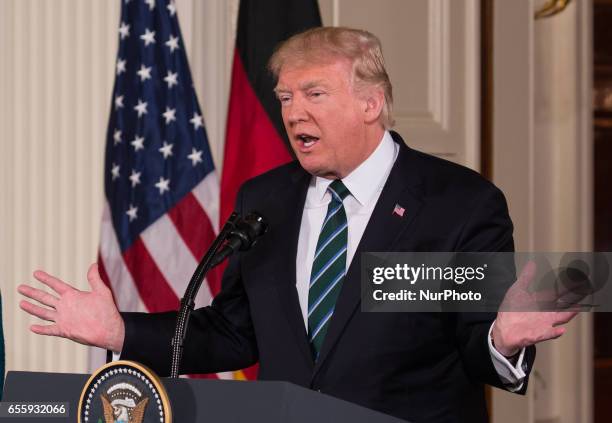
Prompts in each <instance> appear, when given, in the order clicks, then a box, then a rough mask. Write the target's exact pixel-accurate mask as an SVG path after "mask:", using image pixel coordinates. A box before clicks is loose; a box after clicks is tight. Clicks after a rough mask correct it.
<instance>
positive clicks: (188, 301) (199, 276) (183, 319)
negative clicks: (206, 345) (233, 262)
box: [170, 212, 240, 379]
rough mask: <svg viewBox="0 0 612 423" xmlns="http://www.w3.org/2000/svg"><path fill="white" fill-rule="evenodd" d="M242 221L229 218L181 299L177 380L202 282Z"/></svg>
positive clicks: (172, 372)
mask: <svg viewBox="0 0 612 423" xmlns="http://www.w3.org/2000/svg"><path fill="white" fill-rule="evenodd" d="M239 220H240V218H239V216H238V213H235V212H234V213H232V215H231V216H230V217H229V219H228V220H227V222H225V225H223V228H222V229H221V232H220V233H219V236H218V237H217V238H216V239H215V240H214V242H213V243H212V245H211V246H210V248H209V249H208V251H207V252H206V254H205V255H204V257H203V258H202V261H200V264H198V267H197V268H196V270H195V272H194V273H193V276H192V277H191V280H190V281H189V285H188V286H187V290H186V291H185V295H184V296H183V298H182V299H181V308H180V310H179V312H178V315H177V317H176V329H175V332H174V337H173V338H172V364H171V367H170V377H171V378H175V379H176V378H177V377H178V374H179V366H180V362H181V358H182V357H183V348H184V347H183V344H184V342H185V337H186V336H187V325H188V324H189V316H191V312H192V311H193V309H194V308H195V296H196V294H197V293H198V290H199V289H200V286H201V285H202V281H203V280H204V277H205V276H206V273H208V271H209V270H210V269H211V268H212V267H213V266H214V265H215V264H218V263H215V264H213V263H212V259H213V258H214V257H215V254H217V251H218V250H219V249H220V248H221V246H222V245H223V242H224V241H225V240H226V239H227V238H228V236H229V235H230V234H231V232H232V231H233V230H234V229H235V228H236V223H237V222H238V221H239Z"/></svg>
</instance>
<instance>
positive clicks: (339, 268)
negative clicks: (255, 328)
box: [308, 179, 350, 361]
mask: <svg viewBox="0 0 612 423" xmlns="http://www.w3.org/2000/svg"><path fill="white" fill-rule="evenodd" d="M327 190H328V191H329V193H330V194H331V196H332V200H331V202H330V203H329V206H328V207H327V215H326V216H325V220H324V221H323V226H322V227H321V234H320V235H319V240H318V242H317V249H316V250H315V256H314V261H313V264H312V272H311V274H310V287H309V290H308V334H309V341H310V345H311V348H312V353H313V357H314V359H315V361H316V359H317V358H318V356H319V352H320V351H321V346H322V345H323V340H324V339H325V334H326V333H327V328H328V327H329V321H330V319H331V316H332V314H333V313H334V307H335V305H336V300H337V298H338V294H340V289H341V288H342V281H343V280H344V275H345V273H346V249H347V234H348V223H347V220H346V212H345V211H344V206H343V205H342V201H343V200H344V199H345V198H346V196H347V195H349V194H350V192H349V190H348V189H347V188H346V187H345V186H344V184H343V183H342V181H341V180H339V179H337V180H335V181H333V182H332V183H331V184H330V185H329V187H328V188H327Z"/></svg>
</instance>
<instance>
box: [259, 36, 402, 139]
mask: <svg viewBox="0 0 612 423" xmlns="http://www.w3.org/2000/svg"><path fill="white" fill-rule="evenodd" d="M339 58H344V59H347V60H349V61H350V62H351V63H352V67H353V85H354V86H355V88H357V89H359V88H362V87H364V86H376V87H380V88H382V89H383V92H384V95H385V102H384V104H383V108H382V112H381V114H380V122H381V124H382V125H383V127H384V128H385V129H390V128H391V127H392V126H393V124H394V121H393V115H392V108H393V91H392V87H391V81H390V80H389V75H387V71H386V70H385V59H384V57H383V54H382V46H381V44H380V40H379V39H378V38H377V37H376V36H375V35H374V34H371V33H370V32H367V31H363V30H360V29H352V28H344V27H317V28H313V29H309V30H307V31H305V32H302V33H299V34H296V35H294V36H292V37H291V38H289V39H288V40H286V41H284V42H283V43H281V44H280V45H279V46H278V47H277V48H276V51H275V52H274V54H273V55H272V57H271V58H270V61H269V62H268V69H269V70H270V71H271V72H272V74H273V75H274V78H275V79H278V76H279V74H280V72H281V69H282V67H283V66H284V65H285V64H290V65H291V66H300V65H307V64H313V63H315V64H327V63H328V62H330V61H333V60H336V59H339Z"/></svg>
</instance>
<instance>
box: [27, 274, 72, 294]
mask: <svg viewBox="0 0 612 423" xmlns="http://www.w3.org/2000/svg"><path fill="white" fill-rule="evenodd" d="M34 277H35V278H36V279H37V280H39V281H40V282H42V283H44V284H45V285H47V286H48V287H49V288H51V289H52V290H54V291H55V292H57V293H58V294H60V295H63V294H64V293H66V292H68V291H70V290H73V289H74V288H73V287H72V286H70V285H68V284H67V283H66V282H63V281H61V280H59V279H58V278H56V277H54V276H51V275H50V274H48V273H47V272H43V271H42V270H37V271H35V272H34Z"/></svg>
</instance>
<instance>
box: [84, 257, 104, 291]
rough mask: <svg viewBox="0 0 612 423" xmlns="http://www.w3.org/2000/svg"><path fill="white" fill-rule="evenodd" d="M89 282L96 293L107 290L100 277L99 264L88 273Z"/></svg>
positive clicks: (92, 266)
mask: <svg viewBox="0 0 612 423" xmlns="http://www.w3.org/2000/svg"><path fill="white" fill-rule="evenodd" d="M87 281H88V282H89V285H90V286H91V289H92V290H94V291H97V290H99V289H103V288H106V284H105V283H104V281H103V280H102V277H101V276H100V270H99V269H98V263H93V264H92V265H91V266H89V270H88V271H87Z"/></svg>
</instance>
